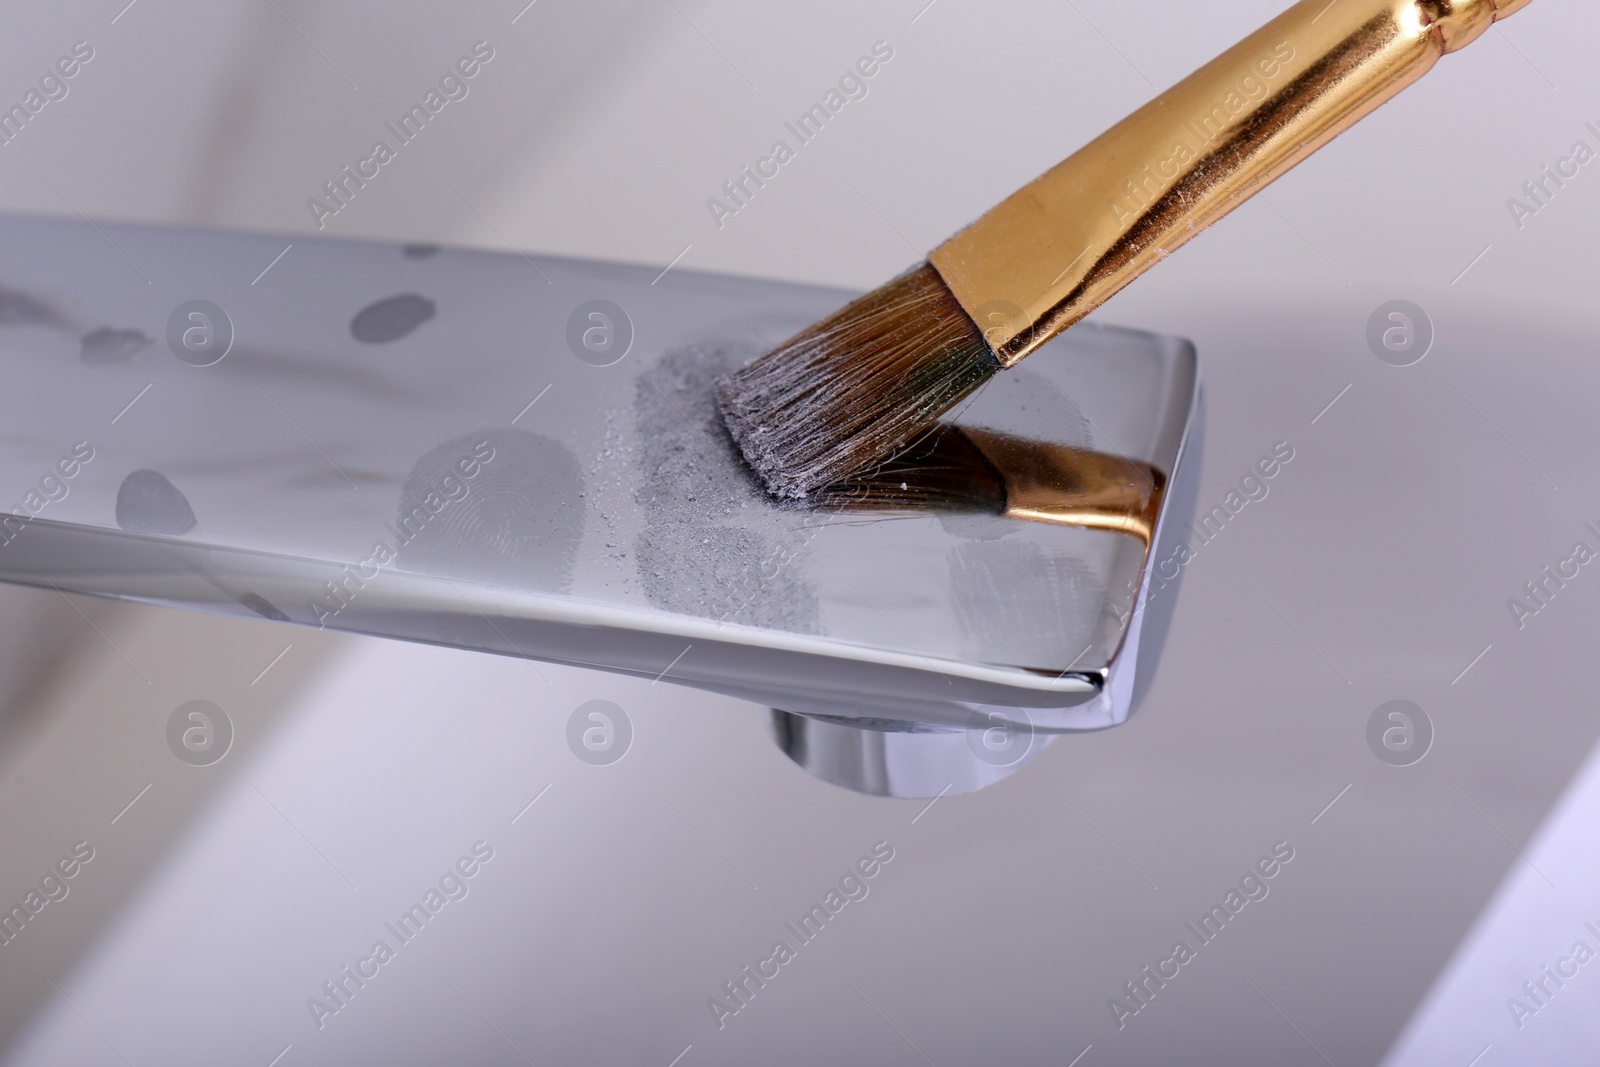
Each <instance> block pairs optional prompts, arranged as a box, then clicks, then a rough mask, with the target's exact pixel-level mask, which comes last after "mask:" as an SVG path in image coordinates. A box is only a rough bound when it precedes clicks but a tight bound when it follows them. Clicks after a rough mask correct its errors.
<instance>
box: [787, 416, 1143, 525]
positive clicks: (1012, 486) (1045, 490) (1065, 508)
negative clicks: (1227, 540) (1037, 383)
mask: <svg viewBox="0 0 1600 1067" xmlns="http://www.w3.org/2000/svg"><path fill="white" fill-rule="evenodd" d="M1165 488H1166V475H1164V474H1163V473H1162V472H1161V471H1160V470H1158V469H1157V468H1155V467H1153V466H1151V465H1150V464H1148V463H1140V462H1138V461H1136V460H1131V459H1127V458H1124V457H1121V456H1108V455H1105V454H1104V453H1101V452H1093V451H1090V450H1088V449H1083V448H1073V447H1072V446H1070V445H1058V444H1051V443H1049V442H1044V441H1030V440H1027V439H1025V438H1021V437H1016V436H1013V435H1011V434H1006V433H1000V432H998V431H995V430H984V429H979V428H976V427H965V426H951V425H947V424H944V423H938V424H935V425H934V426H933V427H931V428H930V429H927V430H924V431H923V432H922V433H920V434H918V435H917V436H916V437H915V438H914V439H913V440H912V441H910V442H909V443H908V444H907V445H906V446H905V447H904V448H902V449H900V450H899V451H898V452H897V453H896V454H895V455H894V456H893V457H892V458H891V459H889V460H887V461H885V462H883V463H881V464H878V465H876V466H874V467H872V468H870V469H868V470H866V471H863V472H860V473H858V474H855V475H853V476H851V477H849V478H846V479H844V480H843V481H840V482H835V483H833V484H831V485H826V486H823V487H822V488H820V489H818V490H816V491H815V492H814V493H812V494H811V496H810V498H809V500H808V503H812V504H814V506H815V507H817V508H818V509H820V510H824V511H833V512H836V513H851V512H878V513H901V514H927V513H940V512H943V513H949V514H969V515H971V514H977V515H995V516H1004V517H1006V518H1011V519H1026V520H1029V521H1033V522H1048V523H1057V524H1061V525H1066V526H1083V527H1089V528H1092V529H1098V530H1112V531H1115V532H1117V533H1124V534H1129V535H1132V536H1134V537H1137V538H1139V539H1140V540H1142V541H1143V542H1144V543H1145V544H1147V545H1148V544H1149V543H1150V538H1151V537H1152V536H1153V534H1154V531H1155V523H1156V516H1157V515H1159V514H1160V511H1161V495H1162V492H1163V490H1164V489H1165Z"/></svg>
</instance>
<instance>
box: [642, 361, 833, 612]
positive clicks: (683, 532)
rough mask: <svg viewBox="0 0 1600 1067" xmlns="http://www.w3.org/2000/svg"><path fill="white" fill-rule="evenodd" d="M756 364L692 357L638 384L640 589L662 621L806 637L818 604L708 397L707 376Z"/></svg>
mask: <svg viewBox="0 0 1600 1067" xmlns="http://www.w3.org/2000/svg"><path fill="white" fill-rule="evenodd" d="M758 354H759V353H758V352H757V350H756V349H755V348H753V347H751V346H745V345H732V344H725V345H691V346H688V347H685V348H678V349H673V350H671V351H669V352H667V353H666V354H665V355H663V356H662V357H661V359H660V361H659V362H657V363H656V365H655V366H653V367H651V368H650V369H649V370H647V371H645V372H644V373H643V374H641V375H640V376H639V379H638V385H637V387H636V393H635V401H634V414H635V417H636V420H637V431H638V438H639V465H640V478H639V483H638V487H637V489H636V490H635V491H634V498H635V500H636V501H637V502H638V503H639V505H640V506H641V507H642V509H643V511H644V514H645V516H646V525H645V528H644V530H643V531H642V532H641V533H640V534H639V537H638V540H637V542H636V544H635V561H636V564H637V567H638V575H639V582H640V585H641V586H642V588H643V590H644V593H645V596H646V597H647V598H648V599H649V600H650V602H651V603H652V604H654V605H656V606H657V607H660V608H664V609H666V610H668V611H673V612H678V613H680V614H686V615H698V616H701V617H703V618H711V619H717V620H720V621H726V622H730V623H737V624H741V625H746V626H757V627H761V628H763V629H774V630H785V631H788V632H791V633H816V632H817V631H818V629H819V625H818V615H819V610H818V602H817V594H816V591H815V589H813V588H812V587H811V585H810V584H809V583H807V582H806V581H805V579H804V577H803V576H802V574H801V573H800V571H801V570H802V567H803V563H804V554H805V538H804V535H803V534H802V533H801V532H800V531H799V530H798V529H796V526H797V523H796V521H795V516H794V513H793V512H792V511H788V510H785V509H783V508H781V507H780V506H779V505H776V504H774V503H772V502H771V498H770V497H768V496H767V494H766V492H765V491H764V490H763V489H762V488H761V487H760V485H758V484H757V482H756V480H755V477H754V475H753V474H752V473H751V472H750V470H749V468H748V467H746V466H745V463H744V460H743V458H742V457H741V456H740V455H739V451H738V447H737V446H736V445H735V444H734V443H733V440H732V438H730V437H729V436H728V432H727V430H726V429H724V428H723V425H722V417H721V416H720V415H719V414H718V413H717V409H716V401H715V399H714V398H713V396H712V392H711V386H712V383H713V382H714V381H715V380H716V378H717V377H718V376H720V375H722V374H723V373H725V372H726V371H728V370H731V369H732V368H733V367H736V366H738V365H739V364H741V363H743V362H745V361H747V360H749V359H750V358H752V357H754V356H756V355H758Z"/></svg>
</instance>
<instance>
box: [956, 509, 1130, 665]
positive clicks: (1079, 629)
mask: <svg viewBox="0 0 1600 1067" xmlns="http://www.w3.org/2000/svg"><path fill="white" fill-rule="evenodd" d="M950 586H951V589H952V591H953V593H954V598H955V608H956V616H957V618H958V619H959V620H960V621H961V629H962V632H963V633H964V634H965V635H966V638H967V640H968V641H969V642H970V646H971V647H970V652H969V654H970V655H972V656H973V657H974V658H978V659H983V660H988V661H990V662H1004V663H1008V664H1010V665H1012V666H1018V667H1038V668H1045V669H1050V668H1052V667H1055V668H1059V667H1060V666H1061V665H1064V664H1067V663H1070V662H1072V661H1073V659H1074V658H1075V657H1077V656H1079V655H1080V654H1081V653H1082V652H1083V651H1084V649H1085V648H1086V646H1088V644H1089V642H1090V641H1091V640H1092V639H1093V638H1094V633H1095V629H1096V626H1097V624H1098V623H1099V621H1100V612H1101V609H1102V606H1103V605H1104V602H1105V588H1104V586H1103V585H1102V584H1101V582H1100V579H1099V578H1098V577H1096V576H1095V574H1094V573H1093V572H1092V571H1090V570H1089V568H1088V567H1086V566H1085V565H1084V564H1083V562H1082V561H1081V560H1079V559H1077V558H1076V557H1073V556H1064V555H1059V554H1056V553H1053V552H1048V551H1046V550H1045V549H1043V548H1041V547H1040V546H1039V545H1037V544H1034V543H1033V542H1030V541H992V542H985V541H973V542H969V543H968V544H964V545H957V546H956V547H955V548H953V549H951V550H950ZM1094 659H1095V657H1092V656H1085V657H1084V658H1083V659H1082V660H1080V661H1079V662H1080V664H1081V665H1088V666H1099V665H1100V664H1098V663H1094V662H1091V661H1092V660H1094Z"/></svg>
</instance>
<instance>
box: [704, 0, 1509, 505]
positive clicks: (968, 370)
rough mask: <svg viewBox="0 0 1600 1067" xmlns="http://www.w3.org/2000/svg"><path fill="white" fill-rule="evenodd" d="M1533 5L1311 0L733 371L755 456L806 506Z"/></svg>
mask: <svg viewBox="0 0 1600 1067" xmlns="http://www.w3.org/2000/svg"><path fill="white" fill-rule="evenodd" d="M1527 3H1528V0H1302V2H1301V3H1297V4H1295V5H1293V6H1292V7H1290V8H1289V9H1288V10H1286V11H1285V12H1284V13H1283V14H1281V15H1279V16H1278V17H1277V18H1275V19H1273V20H1272V21H1271V22H1269V23H1267V24H1266V25H1265V26H1263V27H1262V28H1261V29H1260V30H1258V31H1256V32H1255V33H1254V34H1252V35H1250V36H1249V37H1247V38H1246V39H1245V40H1243V41H1241V42H1240V43H1239V44H1237V45H1235V46H1234V47H1233V48H1231V49H1229V50H1228V51H1227V52H1224V53H1223V54H1222V55H1221V56H1219V57H1218V58H1216V59H1215V60H1213V61H1212V62H1210V63H1208V64H1207V65H1206V66H1204V67H1202V68H1200V69H1199V70H1198V71H1196V72H1195V73H1193V74H1191V75H1189V76H1188V77H1187V78H1185V79H1184V80H1183V81H1181V82H1179V83H1178V84H1177V85H1176V86H1174V87H1173V88H1172V89H1170V90H1168V91H1167V92H1166V93H1163V94H1162V95H1161V96H1159V97H1157V98H1156V99H1155V100H1153V101H1151V102H1150V103H1149V104H1146V105H1145V106H1144V107H1143V108H1140V109H1139V110H1138V111H1135V112H1134V113H1133V114H1132V115H1130V116H1128V117H1127V118H1125V119H1123V120H1122V121H1121V122H1119V123H1118V124H1117V125H1115V126H1113V127H1112V128H1111V129H1110V130H1108V131H1106V132H1105V133H1104V134H1102V135H1101V136H1099V137H1098V138H1096V139H1095V140H1093V141H1091V142H1090V143H1089V144H1088V145H1086V146H1084V147H1083V148H1082V149H1080V150H1079V151H1078V152H1077V153H1075V154H1074V155H1072V156H1070V157H1068V158H1067V159H1066V160H1064V161H1063V162H1061V163H1059V164H1057V165H1056V166H1055V167H1053V168H1052V169H1051V170H1049V171H1047V172H1046V173H1045V174H1044V175H1042V176H1041V177H1039V178H1037V179H1035V180H1034V181H1033V182H1031V183H1030V184H1028V185H1026V186H1024V187H1023V188H1022V189H1020V190H1018V191H1017V192H1016V193H1013V194H1012V195H1011V196H1009V197H1008V198H1006V199H1005V200H1003V201H1001V202H1000V203H999V204H998V205H996V206H995V207H994V208H992V209H991V210H990V211H989V212H988V213H987V214H985V215H984V216H983V217H982V218H980V219H979V220H978V221H977V222H975V223H973V224H972V225H970V226H968V227H967V228H966V229H964V230H962V231H961V232H960V233H957V234H956V235H955V236H954V237H952V238H950V239H949V240H948V241H946V242H945V243H944V244H942V245H940V246H939V247H938V248H936V249H934V251H933V252H932V253H931V254H930V255H929V256H928V260H927V262H925V263H923V264H921V265H920V266H918V267H916V268H914V269H912V270H911V271H909V272H907V273H905V274H902V275H901V276H899V277H898V278H895V279H894V280H893V281H891V282H889V283H888V284H886V285H884V286H882V287H880V288H879V289H876V290H874V291H873V292H871V293H868V294H867V295H866V296H863V297H861V298H860V299H858V300H855V301H853V302H852V303H850V304H848V305H846V306H845V307H844V308H842V309H840V310H839V311H837V312H835V313H834V314H833V315H832V316H831V317H829V318H827V319H824V320H822V321H821V322H818V323H817V324H815V325H813V326H811V327H809V328H807V329H805V330H802V331H801V332H800V333H799V334H796V335H795V336H794V337H792V338H790V339H789V340H788V341H785V342H784V343H783V344H781V345H779V346H778V347H777V348H775V349H773V350H772V351H771V352H769V353H767V354H766V355H764V356H762V357H760V358H759V359H757V360H755V361H753V362H752V363H749V364H747V365H746V366H744V367H742V368H740V369H739V370H737V371H735V372H733V373H732V374H730V375H728V376H727V377H725V378H723V379H722V380H721V381H719V383H718V385H717V402H718V405H719V406H720V408H721V410H722V414H723V420H724V422H725V423H726V425H727V428H728V431H729V433H731V434H732V436H733V439H734V440H735V441H736V442H738V445H739V448H740V450H741V451H742V452H743V453H744V456H745V459H746V460H747V461H748V462H749V463H750V465H751V467H753V468H754V469H755V471H756V472H757V474H759V475H760V477H761V479H762V480H763V481H764V482H765V483H766V486H767V488H768V490H769V491H771V492H772V493H773V494H775V495H778V496H788V497H804V496H805V495H806V494H808V493H810V492H812V491H814V490H817V489H820V488H821V487H823V486H826V485H829V484H831V483H835V482H839V481H841V480H843V479H844V478H846V477H847V476H849V475H851V474H852V473H854V472H856V471H859V470H862V469H864V468H867V467H870V466H871V465H872V464H873V463H875V462H880V461H882V460H883V459H884V458H885V457H886V456H889V455H892V454H893V453H894V452H895V450H896V449H898V448H900V447H901V446H902V445H904V443H905V442H907V441H909V440H911V439H912V438H914V437H915V436H916V435H917V434H918V433H920V432H922V431H923V430H925V429H927V428H928V426H929V425H931V424H932V423H933V422H934V420H936V419H937V418H938V417H939V416H940V415H941V414H943V413H944V412H946V411H948V410H949V409H950V408H951V407H952V406H954V405H955V404H956V403H958V402H959V401H960V400H962V399H963V398H964V397H966V396H968V395H970V394H971V393H972V392H973V391H974V390H975V389H977V388H978V387H979V386H980V385H982V384H983V383H984V382H986V381H988V380H989V379H990V378H991V377H993V376H994V375H995V374H996V373H998V372H1000V371H1001V370H1005V369H1007V368H1010V367H1012V366H1014V365H1015V364H1016V363H1017V362H1018V361H1019V360H1021V359H1022V358H1023V357H1024V356H1026V355H1028V354H1029V353H1030V352H1032V351H1033V350H1034V349H1036V348H1038V347H1039V346H1040V345H1042V344H1044V343H1045V342H1046V341H1048V340H1049V339H1050V338H1052V337H1054V336H1055V335H1056V334H1058V333H1060V332H1061V331H1062V330H1064V329H1066V328H1067V327H1068V326H1071V325H1072V324H1073V323H1075V322H1077V321H1078V320H1079V319H1081V318H1083V317H1084V316H1085V315H1087V314H1088V313H1089V312H1090V311H1092V310H1094V309H1095V308H1096V307H1098V306H1099V305H1100V304H1102V303H1104V302H1105V301H1106V300H1108V299H1109V298H1110V297H1111V296H1112V295H1113V294H1114V293H1116V292H1117V291H1118V290H1120V289H1121V288H1122V287H1123V286H1125V285H1127V284H1128V283H1129V282H1130V281H1132V280H1133V279H1134V278H1136V277H1138V276H1139V275H1140V274H1142V273H1143V272H1144V271H1145V270H1147V269H1148V268H1149V267H1150V266H1152V265H1153V264H1155V263H1157V262H1159V261H1160V260H1161V259H1163V258H1165V257H1166V256H1167V255H1169V254H1171V253H1172V252H1173V251H1175V250H1176V249H1177V248H1178V247H1179V246H1180V245H1182V244H1184V242H1186V241H1188V240H1189V239H1190V238H1192V237H1193V236H1194V235H1195V234H1197V233H1199V232H1200V231H1201V230H1203V229H1204V228H1205V227H1207V226H1209V225H1210V224H1211V223H1213V222H1215V221H1216V220H1217V219H1219V218H1221V217H1222V216H1223V215H1225V214H1227V213H1228V212H1229V211H1231V210H1232V209H1234V208H1235V207H1237V206H1239V204H1241V203H1243V202H1244V201H1245V200H1246V199H1248V198H1249V197H1251V196H1253V195H1254V194H1255V193H1257V192H1259V191H1260V190H1261V189H1262V188H1264V187H1265V186H1266V185H1267V184H1268V183H1270V182H1271V181H1273V180H1274V179H1276V178H1277V177H1279V176H1280V175H1282V174H1283V173H1285V172H1286V171H1288V170H1289V169H1290V168H1291V167H1293V166H1294V165H1295V164H1296V163H1299V162H1300V161H1301V160H1303V159H1305V158H1306V157H1307V156H1309V155H1311V153H1313V152H1315V151H1316V150H1317V149H1318V148H1320V147H1322V146H1323V145H1324V144H1326V143H1328V142H1329V141H1330V140H1332V139H1333V138H1334V137H1335V136H1337V135H1338V134H1339V133H1341V132H1342V131H1344V130H1346V129H1348V128H1349V127H1350V126H1351V125H1353V124H1354V123H1355V122H1356V121H1357V120H1359V119H1361V118H1362V117H1364V116H1365V115H1367V114H1368V113H1370V112H1371V111H1373V110H1374V109H1375V108H1377V107H1378V105H1380V104H1382V103H1383V102H1384V101H1386V100H1388V99H1389V98H1391V97H1392V96H1394V95H1395V94H1396V93H1398V92H1399V91H1400V90H1401V89H1403V88H1405V87H1406V86H1407V85H1410V84H1411V83H1412V82H1414V81H1416V80H1417V79H1418V78H1420V77H1421V76H1422V75H1423V74H1425V73H1427V72H1428V70H1429V69H1430V68H1432V66H1433V65H1434V63H1435V62H1436V61H1437V60H1438V59H1439V57H1440V56H1442V55H1444V54H1445V53H1447V52H1454V51H1456V50H1457V49H1459V48H1462V47H1463V46H1465V45H1467V44H1468V43H1470V42H1471V41H1473V40H1475V39H1476V38H1478V37H1479V36H1481V35H1482V34H1483V33H1484V32H1485V31H1486V30H1488V28H1489V26H1490V25H1491V24H1492V23H1493V22H1494V21H1495V20H1496V19H1499V18H1504V17H1505V16H1506V15H1509V14H1511V13H1513V12H1515V11H1517V10H1520V9H1521V8H1523V7H1525V6H1526V5H1527Z"/></svg>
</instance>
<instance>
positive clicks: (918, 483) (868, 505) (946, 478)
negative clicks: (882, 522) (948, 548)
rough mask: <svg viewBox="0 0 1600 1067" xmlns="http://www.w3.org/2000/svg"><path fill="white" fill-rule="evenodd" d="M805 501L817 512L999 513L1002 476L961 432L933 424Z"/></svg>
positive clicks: (1003, 503)
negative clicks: (887, 456)
mask: <svg viewBox="0 0 1600 1067" xmlns="http://www.w3.org/2000/svg"><path fill="white" fill-rule="evenodd" d="M806 500H807V503H808V504H810V505H812V506H814V507H816V508H817V509H818V510H821V511H841V512H915V513H925V512H945V513H954V514H972V513H979V514H990V515H999V514H1002V513H1003V512H1004V511H1005V507H1006V481H1005V477H1004V476H1003V475H1001V473H1000V471H999V470H998V469H997V468H996V467H995V465H994V464H993V463H992V462H990V460H989V458H988V457H987V456H985V455H984V454H983V453H982V452H981V451H979V449H978V447H977V446H976V445H974V444H973V443H972V440H971V439H970V438H969V437H968V436H967V435H966V434H965V433H963V432H962V431H961V430H960V429H958V428H957V427H954V426H944V425H936V426H934V427H933V428H932V429H930V430H927V431H925V432H923V433H921V434H918V435H917V437H916V438H915V439H913V440H912V441H911V443H910V444H908V445H906V446H905V447H904V448H903V449H901V450H900V451H899V452H897V453H895V454H894V456H893V457H892V458H890V459H888V460H885V461H884V462H883V463H880V464H877V465H876V466H874V467H871V468H869V469H868V470H865V471H861V472H858V473H857V474H854V475H852V476H851V477H849V478H846V479H845V480H844V481H841V482H835V483H833V484H832V485H825V486H823V487H822V488H821V489H818V490H816V491H815V492H813V493H812V494H811V495H810V496H809V497H807V498H806Z"/></svg>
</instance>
